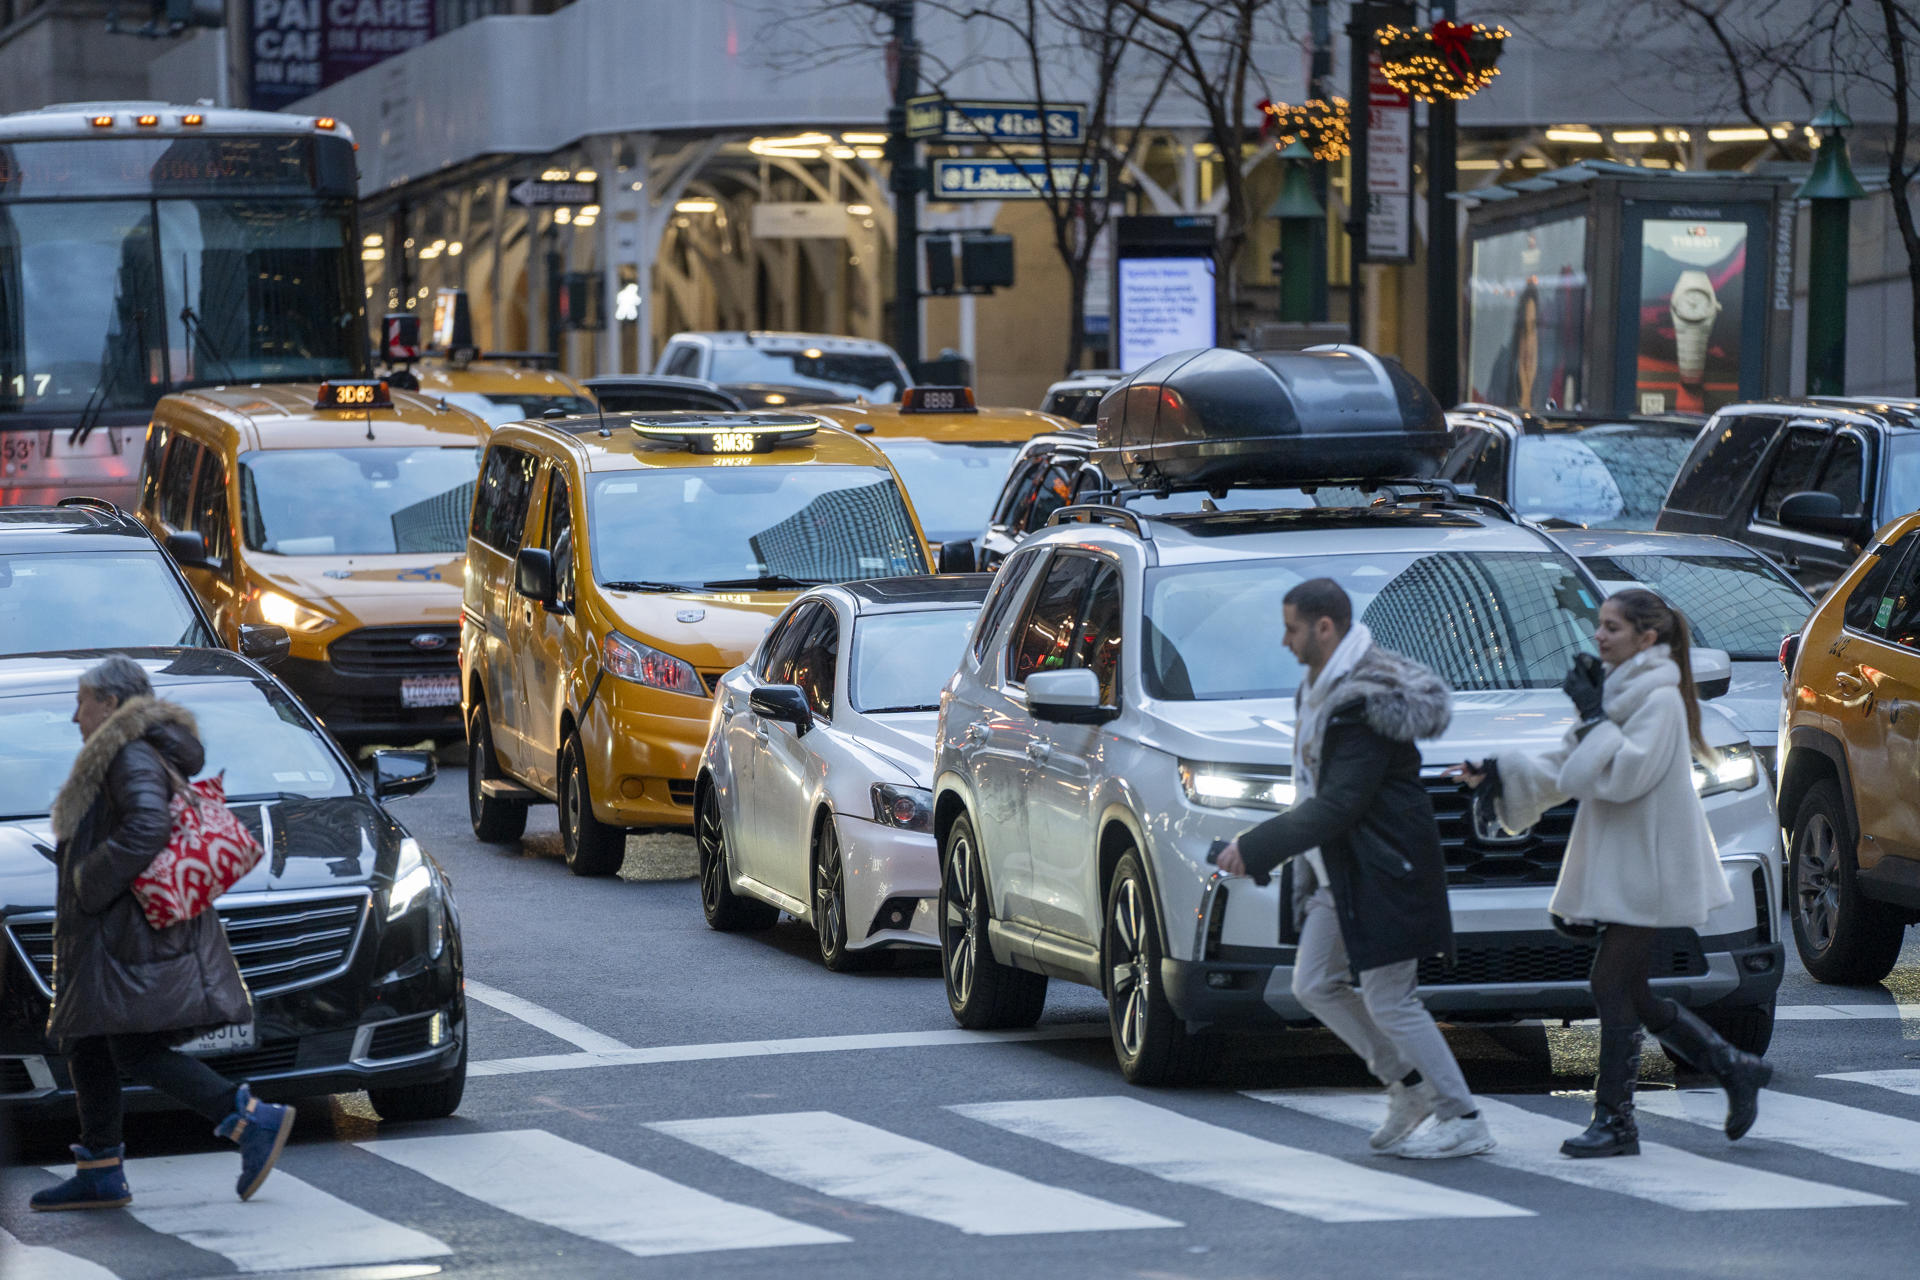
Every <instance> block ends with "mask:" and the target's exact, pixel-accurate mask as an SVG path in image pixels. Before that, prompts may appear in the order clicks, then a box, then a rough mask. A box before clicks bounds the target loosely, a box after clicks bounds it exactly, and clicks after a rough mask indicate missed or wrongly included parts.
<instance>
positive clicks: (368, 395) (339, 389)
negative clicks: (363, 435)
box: [313, 378, 393, 409]
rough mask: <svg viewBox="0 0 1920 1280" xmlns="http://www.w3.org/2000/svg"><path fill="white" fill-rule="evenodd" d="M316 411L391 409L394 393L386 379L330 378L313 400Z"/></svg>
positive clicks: (322, 384) (321, 385)
mask: <svg viewBox="0 0 1920 1280" xmlns="http://www.w3.org/2000/svg"><path fill="white" fill-rule="evenodd" d="M313 407H314V408H316V409H391V408H393V393H392V392H391V391H390V390H389V389H388V387H387V380H386V379H385V378H330V379H328V380H327V381H326V382H323V383H321V384H320V390H319V392H318V393H317V394H316V395H315V396H314V398H313Z"/></svg>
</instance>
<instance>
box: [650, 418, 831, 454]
mask: <svg viewBox="0 0 1920 1280" xmlns="http://www.w3.org/2000/svg"><path fill="white" fill-rule="evenodd" d="M628 425H629V426H630V427H631V428H632V430H633V433H634V435H636V436H638V437H639V438H640V439H641V440H643V441H645V442H647V443H649V444H662V445H669V446H677V447H679V448H681V449H685V450H687V451H688V452H689V453H715V454H741V453H765V452H767V451H768V450H769V449H775V448H778V447H779V446H781V445H783V444H791V443H793V442H795V441H798V440H805V439H806V438H807V437H809V436H811V435H812V434H813V433H814V432H815V431H816V430H818V429H819V425H820V424H819V423H818V422H816V421H815V420H814V419H812V418H805V417H801V416H799V415H797V414H790V413H748V414H737V413H736V414H703V413H663V414H657V415H650V416H648V417H644V418H634V419H632V420H631V421H630V422H629V424H628Z"/></svg>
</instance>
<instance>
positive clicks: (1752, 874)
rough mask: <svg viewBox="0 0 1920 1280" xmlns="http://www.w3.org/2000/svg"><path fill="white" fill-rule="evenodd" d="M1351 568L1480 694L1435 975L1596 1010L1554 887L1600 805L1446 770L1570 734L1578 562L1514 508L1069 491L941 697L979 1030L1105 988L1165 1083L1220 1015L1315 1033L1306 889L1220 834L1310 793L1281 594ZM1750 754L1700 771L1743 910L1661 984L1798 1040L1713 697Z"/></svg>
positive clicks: (962, 986)
mask: <svg viewBox="0 0 1920 1280" xmlns="http://www.w3.org/2000/svg"><path fill="white" fill-rule="evenodd" d="M1322 576H1326V577H1332V578H1334V579H1335V580H1337V581H1338V582H1340V584H1341V585H1342V586H1343V587H1345V588H1346V590H1347V593H1348V594H1349V595H1350V596H1351V597H1352V599H1353V602H1354V607H1355V610H1356V613H1357V614H1358V615H1359V616H1360V617H1361V618H1362V619H1363V620H1364V621H1365V622H1366V623H1367V624H1368V625H1369V626H1370V627H1371V628H1372V630H1373V633H1374V636H1375V637H1376V638H1377V640H1378V641H1379V643H1381V644H1382V645H1385V646H1386V647H1388V648H1391V649H1396V650H1399V651H1400V652H1402V653H1406V654H1408V655H1410V656H1412V657H1414V658H1416V659H1418V660H1419V661H1421V662H1424V663H1426V664H1428V665H1429V666H1431V667H1433V668H1434V669H1435V670H1437V671H1438V672H1439V673H1440V674H1441V675H1442V676H1443V677H1444V678H1445V679H1446V680H1447V681H1448V683H1449V684H1450V685H1452V687H1453V688H1454V689H1455V690H1456V693H1455V696H1454V706H1453V723H1452V727H1451V728H1450V729H1449V730H1448V732H1447V734H1446V736H1445V737H1443V738H1441V739H1439V740H1437V741H1434V742H1428V743H1423V744H1421V748H1422V754H1423V756H1424V758H1425V762H1426V767H1425V768H1424V770H1423V774H1424V776H1425V777H1426V778H1427V779H1428V787H1429V789H1430V791H1431V793H1432V795H1433V801H1434V807H1435V810H1436V812H1437V815H1438V818H1439V822H1440V828H1441V835H1442V839H1443V842H1444V845H1445V849H1446V858H1447V878H1448V884H1449V898H1450V901H1451V904H1452V910H1453V922H1454V928H1455V931H1456V934H1457V939H1458V948H1457V950H1458V955H1457V958H1456V961H1455V963H1454V964H1453V965H1452V966H1451V967H1447V966H1445V965H1443V964H1442V962H1440V961H1439V960H1437V959H1436V960H1432V961H1428V962H1425V963H1423V964H1422V966H1421V969H1420V982H1421V992H1422V995H1423V997H1424V998H1425V999H1426V1001H1427V1003H1428V1005H1429V1006H1430V1007H1431V1008H1432V1009H1433V1010H1434V1012H1435V1013H1436V1014H1439V1015H1441V1016H1443V1017H1446V1018H1448V1019H1450V1020H1453V1021H1456V1022H1457V1021H1513V1020H1519V1019H1530V1018H1577V1017H1587V1016H1591V1013H1592V1002H1591V998H1590V996H1589V995H1588V990H1587V986H1586V977H1587V970H1588V967H1589V964H1590V963H1591V957H1592V951H1591V949H1590V948H1589V947H1587V946H1586V945H1585V944H1583V943H1580V942H1576V941H1571V940H1569V939H1566V938H1563V937H1561V936H1560V935H1559V934H1557V933H1555V932H1554V931H1553V929H1552V927H1551V923H1550V921H1549V918H1548V914H1547V902H1548V898H1549V896H1550V895H1551V893H1552V889H1553V883H1554V880H1555V877H1556V876H1557V874H1558V872H1559V866H1560V859H1561V856H1562V854H1563V852H1564V849H1565V846H1566V841H1567V835H1568V832H1569V829H1570V828H1571V826H1572V823H1573V813H1574V805H1573V804H1571V803H1569V804H1565V805H1562V806H1561V807H1560V808H1558V809H1555V810H1553V811H1552V812H1551V813H1549V814H1548V815H1547V816H1546V817H1545V818H1544V819H1543V820H1542V821H1541V822H1540V823H1539V825H1538V826H1536V827H1535V828H1534V829H1533V830H1531V831H1529V832H1526V833H1525V834H1523V835H1517V836H1515V835H1509V834H1507V833H1505V832H1502V831H1500V830H1499V829H1498V828H1497V826H1495V827H1493V828H1491V829H1489V828H1485V827H1481V826H1479V825H1478V824H1476V823H1475V821H1474V820H1473V818H1472V814H1471V806H1470V805H1469V803H1468V797H1467V795H1466V793H1465V792H1464V791H1462V790H1461V789H1460V788H1459V787H1458V785H1457V784H1456V783H1454V782H1452V781H1451V780H1449V779H1446V778H1443V777H1442V776H1441V773H1442V770H1443V769H1444V768H1445V767H1446V766H1449V765H1452V764H1455V763H1458V762H1460V761H1463V760H1478V759H1481V758H1483V757H1485V756H1487V755H1492V754H1497V753H1501V752H1509V751H1513V750H1515V749H1516V748H1519V749H1525V748H1528V747H1540V748H1544V747H1546V746H1547V745H1548V744H1550V743H1552V742H1555V741H1556V740H1558V739H1559V737H1560V736H1561V734H1562V733H1563V732H1564V731H1565V729H1566V728H1567V726H1568V725H1569V724H1570V723H1571V722H1572V719H1573V714H1572V707H1571V706H1570V705H1569V703H1568V702H1567V700H1566V697H1565V696H1564V695H1563V694H1562V693H1561V692H1560V691H1559V684H1560V681H1561V679H1562V677H1563V676H1564V674H1565V672H1566V670H1567V667H1568V665H1569V662H1570V660H1571V658H1572V656H1573V655H1574V654H1575V653H1576V652H1579V651H1581V650H1583V649H1586V648H1588V646H1589V644H1590V640H1589V637H1590V635H1591V633H1592V630H1593V627H1594V623H1595V613H1596V611H1597V608H1598V605H1599V600H1600V592H1599V588H1598V586H1597V584H1596V583H1595V581H1594V579H1593V578H1592V577H1591V576H1590V575H1589V574H1588V573H1587V572H1586V571H1585V570H1584V569H1583V568H1582V567H1581V566H1580V565H1579V563H1578V562H1577V561H1575V560H1574V559H1573V557H1571V556H1569V555H1568V554H1567V553H1566V552H1565V551H1563V550H1561V549H1560V548H1559V547H1557V546H1555V545H1554V544H1553V543H1552V542H1551V541H1550V540H1549V539H1548V538H1547V537H1546V536H1545V535H1544V534H1543V533H1541V532H1540V531H1539V530H1537V529H1535V528H1533V527H1532V526H1530V525H1526V524H1522V523H1516V522H1514V521H1513V520H1512V519H1511V518H1510V517H1508V516H1505V515H1503V514H1501V513H1499V512H1497V511H1492V510H1489V509H1488V506H1481V505H1474V504H1471V503H1468V502H1464V501H1463V502H1450V501H1445V500H1435V499H1431V498H1428V499H1418V498H1402V499H1397V500H1393V501H1391V502H1390V503H1389V504H1387V505H1376V506H1373V507H1365V508H1319V509H1313V508H1309V509H1297V508H1296V509H1289V510H1272V511H1246V510H1230V511H1219V512H1195V513H1190V514H1168V515H1163V516H1159V517H1148V516H1144V515H1142V514H1140V513H1137V512H1133V511H1129V510H1126V509H1123V508H1114V507H1086V506H1081V507H1068V508H1065V509H1063V510H1062V511H1060V512H1058V513H1056V514H1055V516H1054V518H1053V523H1052V525H1051V527H1048V528H1045V529H1042V530H1039V531H1036V532H1035V533H1034V534H1033V535H1032V536H1031V537H1030V538H1028V539H1027V540H1026V541H1025V542H1024V543H1022V544H1021V545H1020V547H1019V548H1018V549H1017V550H1015V551H1014V552H1013V554H1012V555H1011V556H1010V557H1009V558H1008V559H1007V561H1006V564H1005V566H1004V567H1003V568H1002V569H1001V570H1000V574H999V578H998V580H997V582H996V584H995V587H994V590H993V592H992V594H991V595H990V596H989V597H988V599H987V602H986V604H985V606H984V607H983V609H982V611H981V615H980V621H979V623H978V624H977V626H976V628H975V631H974V633H973V636H972V638H971V641H970V643H969V645H968V646H967V648H966V650H965V651H964V652H963V653H962V655H961V660H960V666H959V670H958V671H957V672H956V673H955V675H954V676H953V678H952V679H951V680H950V681H949V683H948V685H947V688H946V691H945V693H944V696H943V698H942V702H941V711H940V720H939V729H938V734H937V738H936V741H935V771H934V772H935V781H934V832H935V837H936V839H937V841H938V845H939V848H940V851H941V903H940V907H939V920H940V922H941V929H940V932H941V938H940V941H941V953H942V962H943V968H944V971H945V976H946V988H947V997H948V1002H949V1004H950V1005H951V1007H952V1010H953V1015H954V1017H955V1019H956V1020H957V1021H958V1022H959V1023H960V1024H961V1025H962V1026H965V1027H1011V1026H1023V1025H1030V1024H1032V1023H1033V1022H1034V1021H1035V1020H1036V1019H1037V1018H1038V1017H1039V1015H1040V1010H1041V1005H1042V1003H1043V1001H1044V1000H1045V996H1046V984H1047V980H1048V979H1049V978H1060V979H1064V980H1066V981H1069V982H1079V983H1084V984H1087V985H1089V986H1095V987H1098V988H1100V989H1101V990H1102V991H1103V992H1104V993H1105V995H1106V997H1107V1002H1108V1007H1109V1011H1110V1022H1111V1029H1112V1038H1113V1045H1114V1051H1115V1053H1116V1055H1117V1056H1118V1057H1119V1060H1120V1065H1121V1068H1122V1071H1123V1072H1124V1073H1125V1075H1126V1076H1127V1078H1128V1079H1129V1080H1132V1081H1134V1082H1136V1083H1153V1082H1158V1081H1171V1080H1176V1079H1178V1078H1181V1077H1182V1076H1184V1075H1187V1074H1189V1072H1190V1070H1191V1069H1192V1068H1194V1067H1195V1066H1197V1065H1198V1063H1199V1060H1200V1058H1201V1056H1202V1055H1201V1053H1200V1052H1199V1050H1200V1048H1201V1047H1203V1046H1204V1043H1205V1041H1204V1040H1203V1039H1202V1038H1200V1036H1199V1033H1201V1032H1202V1031H1204V1030H1205V1029H1207V1028H1214V1027H1219V1028H1225V1027H1251V1026H1259V1025H1262V1024H1266V1025H1273V1026H1280V1025H1284V1024H1289V1023H1299V1022H1305V1021H1308V1020H1309V1018H1310V1015H1308V1013H1307V1011H1306V1010H1305V1009H1304V1008H1302V1007H1301V1006H1300V1005H1299V1004H1298V1003H1297V1002H1296V1001H1295V999H1294V997H1293V994H1292V964H1293V958H1294V944H1295V942H1296V938H1295V935H1294V931H1293V926H1292V923H1291V922H1292V912H1291V910H1290V909H1289V908H1290V905H1291V904H1290V903H1288V902H1286V901H1284V894H1285V892H1286V889H1285V885H1286V882H1287V881H1286V877H1284V876H1282V877H1277V878H1276V879H1275V880H1274V881H1272V882H1271V883H1268V884H1265V885H1257V884H1255V883H1253V882H1252V881H1250V880H1246V879H1227V878H1224V877H1222V876H1220V875H1218V874H1216V873H1215V871H1214V870H1213V868H1212V867H1211V866H1210V865H1209V862H1208V859H1209V855H1210V851H1211V850H1212V848H1213V847H1214V846H1215V845H1216V843H1218V842H1221V841H1224V840H1226V839H1228V838H1230V837H1232V836H1235V835H1237V834H1239V833H1240V832H1242V831H1244V830H1245V829H1246V828H1248V827H1250V826H1252V825H1254V824H1255V823H1257V822H1259V821H1260V820H1261V819H1262V818H1263V817H1265V816H1267V815H1268V814H1270V813H1272V812H1273V811H1275V810H1279V809H1284V808H1286V807H1287V806H1288V805H1289V804H1290V803H1291V802H1292V800H1293V785H1292V781H1291V773H1290V765H1291V760H1292V747H1293V720H1294V706H1293V692H1294V689H1295V687H1296V685H1297V684H1298V683H1299V679H1300V674H1301V673H1300V669H1299V667H1298V666H1297V665H1296V664H1295V662H1294V660H1293V658H1292V657H1291V656H1290V655H1289V654H1288V652H1287V651H1286V649H1285V648H1284V647H1283V646H1282V645H1281V644H1280V640H1279V631H1280V614H1281V609H1280V604H1281V597H1282V596H1284V595H1285V594H1286V592H1287V590H1288V589H1289V588H1291V587H1292V586H1293V585H1294V584H1296V583H1298V582H1300V581H1302V580H1303V579H1306V578H1315V577H1322ZM1704 719H1705V721H1706V723H1705V724H1704V726H1703V729H1704V732H1705V733H1706V735H1707V737H1708V740H1709V741H1710V742H1711V743H1712V744H1713V745H1714V746H1715V747H1717V748H1718V749H1720V750H1721V751H1722V752H1723V753H1724V757H1723V760H1722V762H1721V763H1720V765H1719V766H1718V768H1717V769H1716V770H1714V771H1708V770H1705V769H1696V778H1695V781H1696V784H1697V785H1698V786H1699V788H1700V790H1701V793H1702V794H1703V796H1704V797H1705V803H1706V809H1707V814H1708V816H1709V819H1710V821H1711V823H1712V827H1713V833H1714V838H1715V839H1716V841H1717V842H1718V844H1719V849H1720V856H1721V861H1722V863H1723V865H1724V867H1725V871H1726V876H1727V880H1728V883H1729V884H1730V885H1731V886H1732V888H1733V889H1734V891H1735V892H1734V901H1733V905H1731V906H1729V907H1725V908H1723V909H1722V910H1720V911H1718V912H1715V913H1714V915H1713V917H1712V919H1711V920H1710V922H1709V923H1708V926H1707V928H1706V929H1704V930H1702V931H1700V932H1698V933H1696V932H1694V931H1692V930H1685V929H1680V930H1672V931H1670V936H1669V937H1668V938H1666V939H1665V945H1663V946H1661V947H1660V948H1659V949H1658V951H1657V952H1656V961H1655V972H1654V985H1655V987H1656V988H1658V989H1660V990H1661V991H1662V992H1663V993H1664V994H1666V995H1668V996H1671V997H1673V998H1675V999H1677V1000H1680V1001H1681V1002H1682V1003H1684V1004H1686V1005H1688V1006H1690V1007H1692V1008H1695V1009H1698V1010H1700V1011H1701V1013H1702V1015H1703V1016H1704V1017H1706V1018H1707V1019H1708V1020H1709V1021H1710V1022H1712V1023H1713V1024H1714V1025H1715V1026H1716V1027H1718V1028H1720V1029H1721V1030H1722V1031H1723V1033H1725V1034H1727V1035H1728V1036H1729V1038H1730V1039H1733V1040H1735V1041H1736V1042H1737V1043H1739V1044H1740V1045H1741V1046H1742V1047H1743V1048H1748V1049H1755V1050H1757V1049H1758V1048H1760V1047H1763V1046H1764V1045H1765V1043H1766V1041H1767V1039H1768V1037H1769V1036H1770V1035H1771V1031H1772V1012H1773V1002H1774V994H1775V990H1776V988H1777V987H1778V986H1779V982H1780V977H1781V970H1782V964H1783V953H1782V949H1781V945H1780V941H1779V939H1780V927H1779V919H1778V903H1779V901H1780V890H1779V878H1778V875H1779V866H1780V836H1779V827H1778V824H1777V823H1776V821H1775V819H1774V812H1773V802H1772V798H1771V797H1770V795H1769V794H1768V789H1767V788H1766V787H1763V786H1760V785H1758V784H1759V782H1760V772H1759V770H1758V769H1757V767H1756V765H1755V761H1754V758H1753V755H1752V751H1751V748H1750V747H1748V746H1747V744H1746V743H1745V741H1744V740H1743V738H1742V736H1741V734H1740V732H1739V731H1738V730H1737V729H1736V728H1735V727H1734V726H1733V725H1732V724H1731V723H1730V722H1729V721H1728V720H1727V719H1726V718H1725V717H1724V716H1722V715H1720V714H1719V713H1717V712H1715V711H1713V710H1711V709H1708V710H1707V712H1706V713H1705V716H1704Z"/></svg>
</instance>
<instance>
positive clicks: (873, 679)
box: [847, 605, 980, 715]
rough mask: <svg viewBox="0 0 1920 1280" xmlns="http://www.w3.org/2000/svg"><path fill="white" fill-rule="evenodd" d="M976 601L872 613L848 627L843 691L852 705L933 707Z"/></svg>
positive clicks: (875, 709)
mask: <svg viewBox="0 0 1920 1280" xmlns="http://www.w3.org/2000/svg"><path fill="white" fill-rule="evenodd" d="M979 612H980V609H979V606H977V605H976V606H975V607H973V608H971V609H935V610H929V611H927V612H925V613H875V614H868V615H866V616H864V617H862V618H861V619H860V620H859V622H858V623H857V624H855V626H854V632H853V668H852V670H851V671H850V672H849V673H848V675H847V693H848V695H849V696H850V697H851V698H852V699H853V709H854V710H855V711H864V712H866V713H868V714H869V715H873V714H877V713H879V712H882V711H938V710H939V709H940V689H941V687H942V686H944V685H945V684H946V683H947V678H948V677H949V676H951V675H952V674H953V671H954V668H955V667H957V666H959V665H960V651H961V650H962V649H964V648H966V645H967V637H968V636H969V635H971V634H972V633H973V620H974V618H975V617H976V616H977V615H978V614H979Z"/></svg>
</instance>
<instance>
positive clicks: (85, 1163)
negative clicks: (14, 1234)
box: [27, 1143, 133, 1213]
mask: <svg viewBox="0 0 1920 1280" xmlns="http://www.w3.org/2000/svg"><path fill="white" fill-rule="evenodd" d="M72 1150H73V1176H72V1177H71V1178H68V1179H67V1180H66V1181H65V1182H63V1183H61V1184H60V1185H59V1186H57V1187H48V1188H47V1189H46V1190H45V1191H36V1192H34V1193H33V1198H32V1199H31V1200H29V1201H27V1203H28V1205H30V1206H31V1207H32V1208H33V1209H35V1210H37V1211H39V1212H41V1213H49V1212H52V1211H53V1210H56V1209H118V1208H121V1207H123V1206H125V1205H129V1204H132V1203H133V1192H131V1191H129V1190H128V1189H127V1171H126V1169H125V1167H124V1166H122V1164H121V1163H120V1158H121V1157H122V1156H124V1155H125V1154H126V1152H127V1149H126V1147H124V1146H119V1147H102V1148H100V1150H98V1151H89V1150H87V1149H86V1148H85V1147H83V1146H80V1145H79V1144H78V1143H76V1144H74V1146H73V1148H72Z"/></svg>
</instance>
